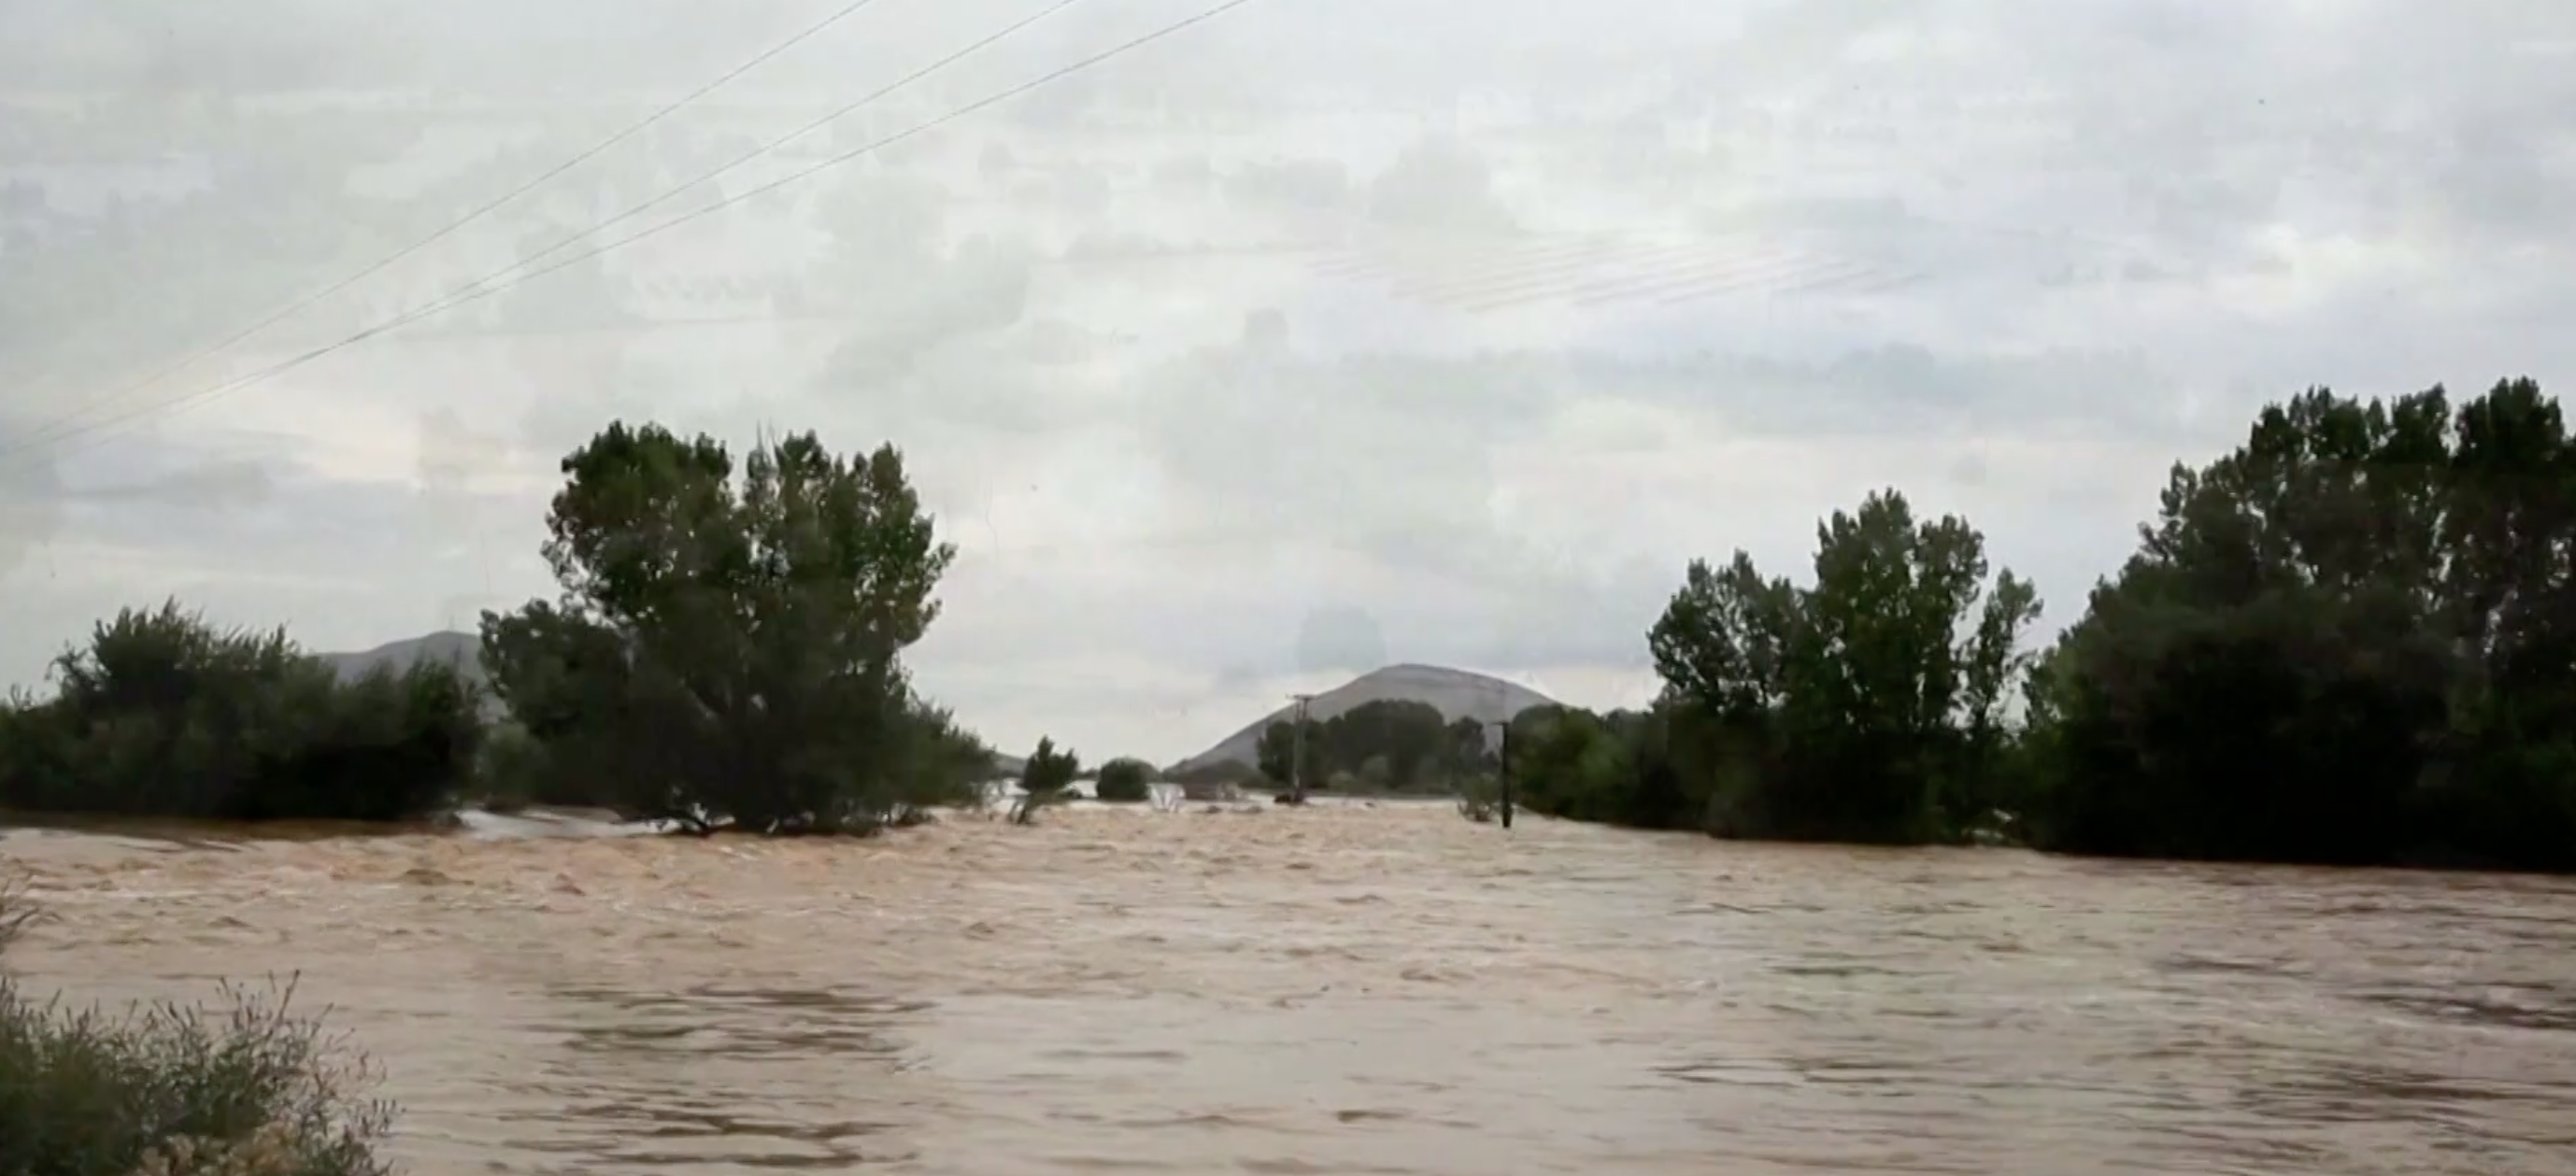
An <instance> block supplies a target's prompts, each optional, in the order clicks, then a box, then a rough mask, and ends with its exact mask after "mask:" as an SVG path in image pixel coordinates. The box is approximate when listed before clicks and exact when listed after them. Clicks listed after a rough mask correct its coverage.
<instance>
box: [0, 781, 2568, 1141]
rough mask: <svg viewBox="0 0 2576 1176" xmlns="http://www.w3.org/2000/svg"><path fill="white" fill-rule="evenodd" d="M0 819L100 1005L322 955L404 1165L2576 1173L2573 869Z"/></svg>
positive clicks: (1340, 826)
mask: <svg viewBox="0 0 2576 1176" xmlns="http://www.w3.org/2000/svg"><path fill="white" fill-rule="evenodd" d="M607 832H608V830H607V829H605V828H603V827H596V826H589V825H584V824H581V823H578V822H569V821H558V820H504V819H499V818H490V817H477V818H475V819H474V821H473V824H472V826H471V827H470V828H469V829H468V830H467V831H465V832H462V833H450V834H441V835H428V834H423V835H416V836H390V837H385V836H379V837H357V836H338V837H302V838H288V839H272V838H263V839H256V840H254V839H247V838H241V837H237V836H222V835H210V834H205V833H202V832H196V833H189V834H186V835H179V834H171V833H168V832H166V831H164V832H163V833H160V834H152V835H145V834H138V833H134V832H122V833H116V834H108V833H100V832H83V833H59V832H56V833H36V832H27V831H20V832H16V833H11V834H8V835H6V836H5V837H0V856H5V858H6V859H7V862H6V864H7V865H8V866H10V867H12V868H15V869H17V870H19V871H21V872H24V873H27V874H29V875H31V881H32V885H33V888H34V891H35V894H36V897H37V898H38V899H39V900H40V901H41V902H42V903H43V904H44V905H45V906H46V907H48V908H50V909H51V910H52V911H53V912H54V914H55V916H56V917H55V918H54V919H52V920H51V921H49V922H48V923H46V924H45V925H43V926H42V927H40V928H39V929H38V930H37V931H36V933H35V934H34V936H33V938H32V939H31V940H30V941H29V942H27V943H26V944H25V945H24V946H23V947H22V948H21V949H19V950H18V951H16V952H14V953H13V955H12V958H11V963H12V966H13V968H14V969H15V970H16V971H17V972H19V973H20V974H21V976H22V977H23V978H24V980H25V982H26V985H27V986H28V987H30V988H33V989H37V990H39V991H42V990H46V989H51V988H60V989H63V990H64V991H65V992H66V994H67V995H69V996H70V997H72V998H73V999H75V1000H81V1001H88V1000H93V999H95V1000H101V1001H107V1002H123V1001H127V1000H131V999H157V998H181V999H196V998H200V997H206V996H209V995H211V994H212V993H213V991H214V985H215V984H216V983H217V981H218V980H220V979H223V978H233V979H249V980H252V981H258V980H259V979H260V978H261V977H263V976H266V975H272V974H274V975H277V976H279V977H284V976H286V975H287V974H290V973H294V974H298V975H299V979H298V989H297V997H296V999H297V1002H298V1005H299V1007H303V1008H306V1009H308V1010H318V1009H320V1008H321V1007H322V1006H324V1005H328V1006H329V1017H330V1023H331V1025H332V1026H334V1027H335V1028H337V1029H339V1030H342V1031H345V1032H346V1033H347V1034H348V1035H350V1037H351V1038H352V1039H353V1040H354V1041H355V1042H356V1043H358V1044H360V1045H362V1046H364V1047H365V1049H366V1050H367V1051H368V1052H369V1053H371V1054H373V1055H374V1056H375V1057H376V1059H377V1060H378V1062H379V1064H380V1065H381V1067H382V1069H383V1070H384V1072H385V1083H384V1087H383V1093H384V1094H385V1095H386V1096H388V1097H390V1098H392V1099H394V1100H396V1101H398V1102H399V1103H400V1104H401V1105H402V1108H403V1113H402V1118H401V1120H400V1127H399V1132H400V1133H399V1136H398V1139H397V1142H396V1156H397V1158H398V1159H399V1160H400V1161H401V1162H402V1163H403V1164H404V1165H405V1166H406V1167H407V1168H408V1169H409V1170H410V1171H412V1172H416V1173H423V1174H429V1176H445V1174H451V1173H453V1174H465V1173H493V1172H525V1173H541V1172H601V1173H718V1172H744V1173H748V1172H773V1173H774V1172H777V1171H780V1170H791V1169H801V1168H812V1169H821V1170H842V1171H847V1170H858V1171H875V1170H883V1171H888V1172H915V1173H940V1174H951V1173H953V1174H958V1176H1014V1174H1018V1173H1092V1172H1121V1173H1153V1172H1168V1173H1186V1174H1190V1176H1203V1174H1207V1173H1222V1172H1247V1173H1269V1174H1296V1173H1313V1174H1317V1176H1362V1174H1372V1173H1383V1174H1387V1176H1396V1174H1406V1176H1412V1174H1431V1173H1440V1174H1456V1176H1498V1174H1504V1173H1514V1174H1517V1173H1541V1172H1582V1173H1639V1174H1654V1173H1692V1174H1701V1173H1713V1172H1722V1173H1752V1174H1763V1173H1800V1174H1803V1176H1815V1174H1818V1173H1845V1172H1852V1173H1858V1172H1956V1173H1971V1174H1979V1176H1983V1174H1989V1173H2028V1174H2032V1176H2084V1174H2089V1173H2109V1172H2121V1173H2194V1174H2201V1173H2223V1172H2245V1173H2266V1174H2274V1173H2334V1174H2336V1176H2354V1174H2359V1173H2381V1172H2387V1173H2398V1172H2404V1173H2426V1172H2458V1173H2476V1174H2478V1176H2520V1174H2531V1176H2543V1174H2546V1176H2565V1174H2566V1173H2569V1172H2576V883H2569V882H2564V881H2549V880H2538V879H2529V878H2515V877H2499V876H2489V875H2468V874H2460V875H2436V874H2414V873H2397V872H2354V871H2318V870H2298V869H2283V868H2263V867H2211V866H2176V865H2156V864H2133V863H2104V862H2093V861H2077V860H2066V859H2053V858H2045V857H2040V856H2036V855H2030V854H2024V853H2018V852H2008V851H1966V850H1961V851H1926V850H1912V851H1865V850H1853V849H1841V848H1822V847H1789V846H1763V845H1744V844H1730V843H1722V842H1716V841H1711V840H1708V839H1705V838H1699V837H1690V836H1656V835H1647V834H1638V833H1629V832H1622V831H1617V830H1610V829H1602V828H1594V827H1588V826H1578V825H1570V824H1563V823H1557V822H1552V821H1543V820H1527V819H1524V820H1523V821H1522V822H1521V823H1520V825H1519V827H1518V828H1516V829H1514V830H1512V831H1511V832H1509V833H1505V832H1503V831H1501V830H1499V829H1497V828H1494V827H1493V826H1490V825H1474V824H1470V823H1468V822H1465V821H1463V820H1460V819H1459V818H1458V816H1457V815H1456V814H1455V813H1454V812H1451V811H1449V810H1448V809H1446V808H1442V807H1435V806H1419V807H1406V806H1400V805H1381V806H1378V807H1374V808H1362V807H1357V806H1351V807H1332V808H1328V807H1317V808H1312V809H1309V810H1305V811H1289V810H1277V809H1269V810H1263V811H1259V812H1234V811H1225V812H1217V813H1209V812H1205V811H1199V810H1196V809H1193V810H1191V811H1186V812H1179V813H1171V812H1152V811H1145V810H1141V809H1140V810H1136V811H1116V810H1106V809H1077V810H1069V811H1062V812H1056V813H1051V814H1049V815H1048V816H1047V818H1046V820H1045V822H1044V823H1043V824H1041V825H1039V826H1037V827H1034V828H1016V827H1011V826H1008V825H1004V824H1001V823H994V822H987V821H983V820H979V819H975V818H972V817H967V818H953V819H950V820H948V821H946V822H943V823H941V824H939V825H936V826H933V827H929V828H923V829H916V830H910V831H906V832H903V833H900V834H897V835H893V836H889V837H885V838H881V839H877V840H873V841H865V842H848V841H830V842H760V841H752V840H747V839H730V838H719V839H715V840H692V839H679V838H667V837H642V836H605V835H600V834H604V833H607Z"/></svg>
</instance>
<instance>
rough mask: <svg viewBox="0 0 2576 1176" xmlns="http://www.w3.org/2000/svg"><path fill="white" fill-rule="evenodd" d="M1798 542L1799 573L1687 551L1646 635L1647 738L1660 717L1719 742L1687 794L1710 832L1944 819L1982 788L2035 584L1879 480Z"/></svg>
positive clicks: (1794, 832) (1961, 526) (1935, 830)
mask: <svg viewBox="0 0 2576 1176" xmlns="http://www.w3.org/2000/svg"><path fill="white" fill-rule="evenodd" d="M1816 541H1817V549H1816V557H1815V564H1814V573H1815V578H1814V582H1813V584H1811V585H1809V586H1806V587H1799V586H1796V585H1793V584H1791V583H1790V582H1789V581H1787V580H1786V579H1776V578H1768V579H1767V578H1765V577H1763V576H1762V575H1761V574H1760V573H1759V572H1758V571H1757V570H1756V569H1755V567H1754V564H1753V560H1752V558H1751V557H1750V556H1749V555H1747V554H1745V553H1743V552H1740V551H1739V552H1737V553H1736V555H1735V558H1734V560H1733V561H1731V562H1730V563H1729V564H1728V565H1727V566H1726V568H1725V569H1724V570H1723V571H1720V570H1718V569H1715V568H1712V567H1711V566H1709V565H1708V564H1707V563H1705V562H1702V561H1696V560H1695V561H1693V562H1692V564H1691V565H1690V568H1689V569H1688V572H1687V574H1686V576H1685V578H1684V582H1683V585H1682V588H1681V590H1680V591H1679V592H1677V593H1675V594H1674V596H1673V599H1672V601H1671V603H1670V604H1669V605H1668V606H1667V607H1666V609H1665V611H1664V614H1663V616H1662V617H1661V618H1659V619H1658V620H1657V621H1656V623H1655V625H1654V628H1653V629H1652V631H1651V632H1650V633H1649V635H1648V648H1649V650H1650V652H1651V653H1652V655H1653V657H1654V660H1655V664H1656V668H1657V670H1658V671H1659V672H1660V673H1661V675H1662V677H1663V680H1664V683H1665V689H1666V694H1667V699H1668V701H1669V702H1670V703H1672V704H1674V706H1673V709H1672V710H1671V712H1670V713H1669V714H1668V715H1667V727H1666V729H1665V730H1664V731H1663V732H1662V734H1661V735H1660V736H1659V738H1660V739H1661V741H1662V743H1663V750H1664V752H1665V753H1666V754H1667V755H1669V753H1670V750H1671V746H1672V739H1673V735H1674V733H1673V731H1672V730H1671V729H1670V726H1669V724H1670V723H1671V722H1672V721H1673V720H1674V719H1676V718H1678V719H1680V720H1682V721H1683V722H1684V723H1685V724H1689V725H1695V726H1698V727H1700V728H1701V730H1699V731H1696V732H1694V736H1695V738H1696V741H1698V742H1701V743H1703V744H1715V745H1718V746H1719V747H1720V748H1721V750H1718V751H1715V752H1713V753H1711V754H1712V756H1713V758H1712V759H1710V761H1709V762H1711V763H1715V762H1725V763H1731V764H1735V765H1737V767H1736V769H1734V770H1730V771H1726V772H1723V773H1720V774H1718V775H1717V776H1715V777H1712V778H1710V781H1709V783H1710V787H1712V788H1713V789H1714V790H1715V791H1714V792H1713V794H1712V795H1711V796H1710V797H1709V802H1708V804H1707V805H1706V806H1704V808H1703V812H1704V814H1706V816H1705V819H1707V820H1709V821H1711V822H1713V823H1714V826H1715V827H1717V828H1719V829H1722V830H1724V831H1731V832H1744V833H1750V834H1754V835H1760V836H1778V837H1793V838H1821V839H1849V840H1863V841H1895V842H1910V841H1922V840H1933V839H1941V838H1946V837H1951V836H1955V835H1958V834H1959V833H1960V832H1961V831H1962V830H1963V827H1964V826H1965V825H1966V824H1968V823H1970V822H1972V821H1974V820H1976V819H1978V817H1979V816H1981V815H1982V813H1983V811H1984V808H1985V806H1986V805H1987V804H1988V803H1989V802H1990V801H1991V799H1992V797H1993V790H1992V786H1991V782H1990V779H1989V777H1990V776H1991V775H1992V774H1993V773H1994V772H1995V771H1996V760H1997V758H1998V755H1999V753H2000V751H2001V750H2002V748H2003V745H2004V743H2005V731H2004V729H2003V725H2002V722H2001V705H2002V702H2003V700H2004V698H2005V697H2006V696H2007V695H2008V693H2009V692H2010V691H2011V690H2012V689H2014V688H2016V687H2017V686H2018V685H2019V683H2020V679H2021V678H2022V676H2023V675H2024V673H2025V672H2026V670H2027V666H2028V659H2027V657H2026V656H2025V655H2024V654H2022V653H2021V652H2020V649H2021V642H2022V639H2023V637H2024V635H2025V634H2026V632H2027V631H2028V629H2029V627H2030V625H2031V624H2032V623H2033V622H2035V621H2036V620H2037V619H2038V617H2039V613H2040V604H2039V599H2038V595H2037V593H2036V591H2035V590H2033V588H2032V587H2031V585H2030V584H2029V583H2028V582H2027V581H2024V580H2022V579H2020V578H2019V577H2017V576H2015V575H2013V574H2012V573H2011V572H2010V571H2003V572H2000V573H1997V574H1995V575H1994V576H1993V577H1992V578H1991V580H1990V579H1989V577H1988V566H1987V560H1986V553H1985V537H1984V535H1983V534H1982V533H1980V532H1978V531H1977V530H1976V529H1975V528H1974V527H1972V526H1970V525H1969V524H1968V523H1967V521H1966V520H1964V519H1960V518H1957V517H1955V516H1945V517H1942V518H1939V519H1933V520H1918V519H1917V518H1916V517H1915V515H1914V512H1913V510H1912V508H1911V507H1910V506H1909V505H1908V504H1907V502H1906V501H1905V498H1904V497H1903V496H1902V495H1900V494H1898V493H1896V492H1894V491H1892V490H1891V491H1885V492H1881V493H1876V494H1872V495H1870V496H1869V497H1868V498H1867V499H1865V500H1864V501H1863V502H1862V503H1861V506H1860V509H1859V510H1858V511H1857V512H1856V513H1850V514H1846V513H1843V512H1840V511H1837V512H1835V513H1834V515H1833V516H1832V517H1831V518H1829V519H1827V520H1825V521H1824V522H1823V523H1822V524H1820V525H1819V526H1818V527H1817V533H1816ZM1640 733H1641V734H1642V733H1644V732H1643V729H1641V732H1640ZM1748 765H1749V767H1748ZM1703 770H1704V771H1713V769H1709V768H1705V767H1704V768H1703Z"/></svg>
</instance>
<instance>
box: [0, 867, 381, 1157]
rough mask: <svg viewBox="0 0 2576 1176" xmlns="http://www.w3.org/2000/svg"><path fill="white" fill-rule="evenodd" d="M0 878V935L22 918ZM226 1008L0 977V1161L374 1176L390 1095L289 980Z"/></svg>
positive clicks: (22, 907)
mask: <svg viewBox="0 0 2576 1176" xmlns="http://www.w3.org/2000/svg"><path fill="white" fill-rule="evenodd" d="M21 898H22V892H21V891H19V890H17V889H15V888H14V887H10V886H7V885H0V947H5V946H6V945H7V943H8V941H9V940H11V939H14V938H16V937H17V935H18V933H19V932H21V931H23V930H24V929H25V928H26V926H27V924H28V922H29V921H30V920H31V919H32V917H33V912H32V911H31V910H30V909H29V908H28V907H27V906H26V904H25V903H24V902H23V901H21ZM224 995H225V997H226V999H227V1001H228V1003H229V1004H230V1005H231V1008H230V1010H229V1012H227V1013H225V1014H222V1015H220V1016H210V1015H208V1014H206V1013H204V1012H201V1011H199V1010H196V1009H185V1008H179V1007H176V1006H169V1005H163V1006H156V1007H153V1008H149V1009H143V1010H138V1011H135V1012H132V1013H128V1014H126V1015H124V1016H118V1017H111V1016H108V1015H105V1014H102V1013H99V1012H96V1011H88V1012H80V1011H74V1010H71V1009H68V1008H65V1007H63V1006H62V1005H60V1004H58V1003H55V1002H50V1001H49V1002H45V1003H37V1002H35V1001H31V1000H28V999H26V998H25V997H23V996H21V995H20V993H19V992H18V990H17V987H16V985H15V984H14V983H12V982H10V981H8V980H6V979H5V978H0V1174H7V1176H183V1174H184V1176H379V1174H382V1173H387V1172H390V1171H391V1167H390V1165H388V1164H387V1163H386V1162H385V1161H383V1160H380V1159H378V1158H377V1156H376V1147H377V1145H378V1144H379V1143H381V1142H382V1141H383V1139H384V1137H385V1133H386V1131H387V1130H388V1128H389V1127H390V1125H391V1122H392V1118H393V1109H392V1108H391V1107H390V1106H388V1105H386V1104H384V1103H380V1102H374V1101H370V1100H364V1099H360V1098H358V1097H356V1096H355V1095H354V1094H353V1093H352V1092H353V1091H355V1090H356V1089H357V1088H358V1087H360V1086H363V1085H366V1084H367V1083H368V1082H369V1081H370V1080H371V1079H372V1078H373V1073H372V1070H371V1068H370V1067H369V1066H368V1065H367V1063H366V1062H365V1060H364V1059H362V1058H355V1057H352V1056H348V1055H345V1054H343V1053H342V1052H341V1051H340V1049H339V1048H338V1043H337V1042H335V1041H332V1040H330V1039H328V1038H326V1037H325V1036H324V1035H323V1033H322V1031H321V1028H320V1026H319V1024H318V1023H317V1022H314V1021H309V1020H301V1019H297V1018H295V1017H293V1016H291V1015H290V1014H289V1003H290V1001H289V997H290V996H291V995H292V990H291V988H290V989H286V990H281V991H279V992H277V993H275V994H273V995H271V996H266V997H263V996H261V995H258V994H253V993H245V992H241V991H237V990H232V989H227V990H226V991H225V994H224Z"/></svg>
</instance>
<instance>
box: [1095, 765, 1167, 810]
mask: <svg viewBox="0 0 2576 1176" xmlns="http://www.w3.org/2000/svg"><path fill="white" fill-rule="evenodd" d="M1091 795H1092V798H1093V799H1095V800H1105V801H1110V802H1112V803H1119V804H1135V803H1139V802H1142V801H1147V800H1151V799H1153V797H1154V765H1152V764H1149V763H1146V762H1145V761H1143V760H1140V759H1137V758H1135V757H1133V756H1121V757H1119V758H1117V759H1114V760H1111V761H1109V762H1108V763H1105V764H1102V765H1100V774H1099V776H1098V777H1097V778H1096V779H1094V780H1093V781H1092V782H1091Z"/></svg>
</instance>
